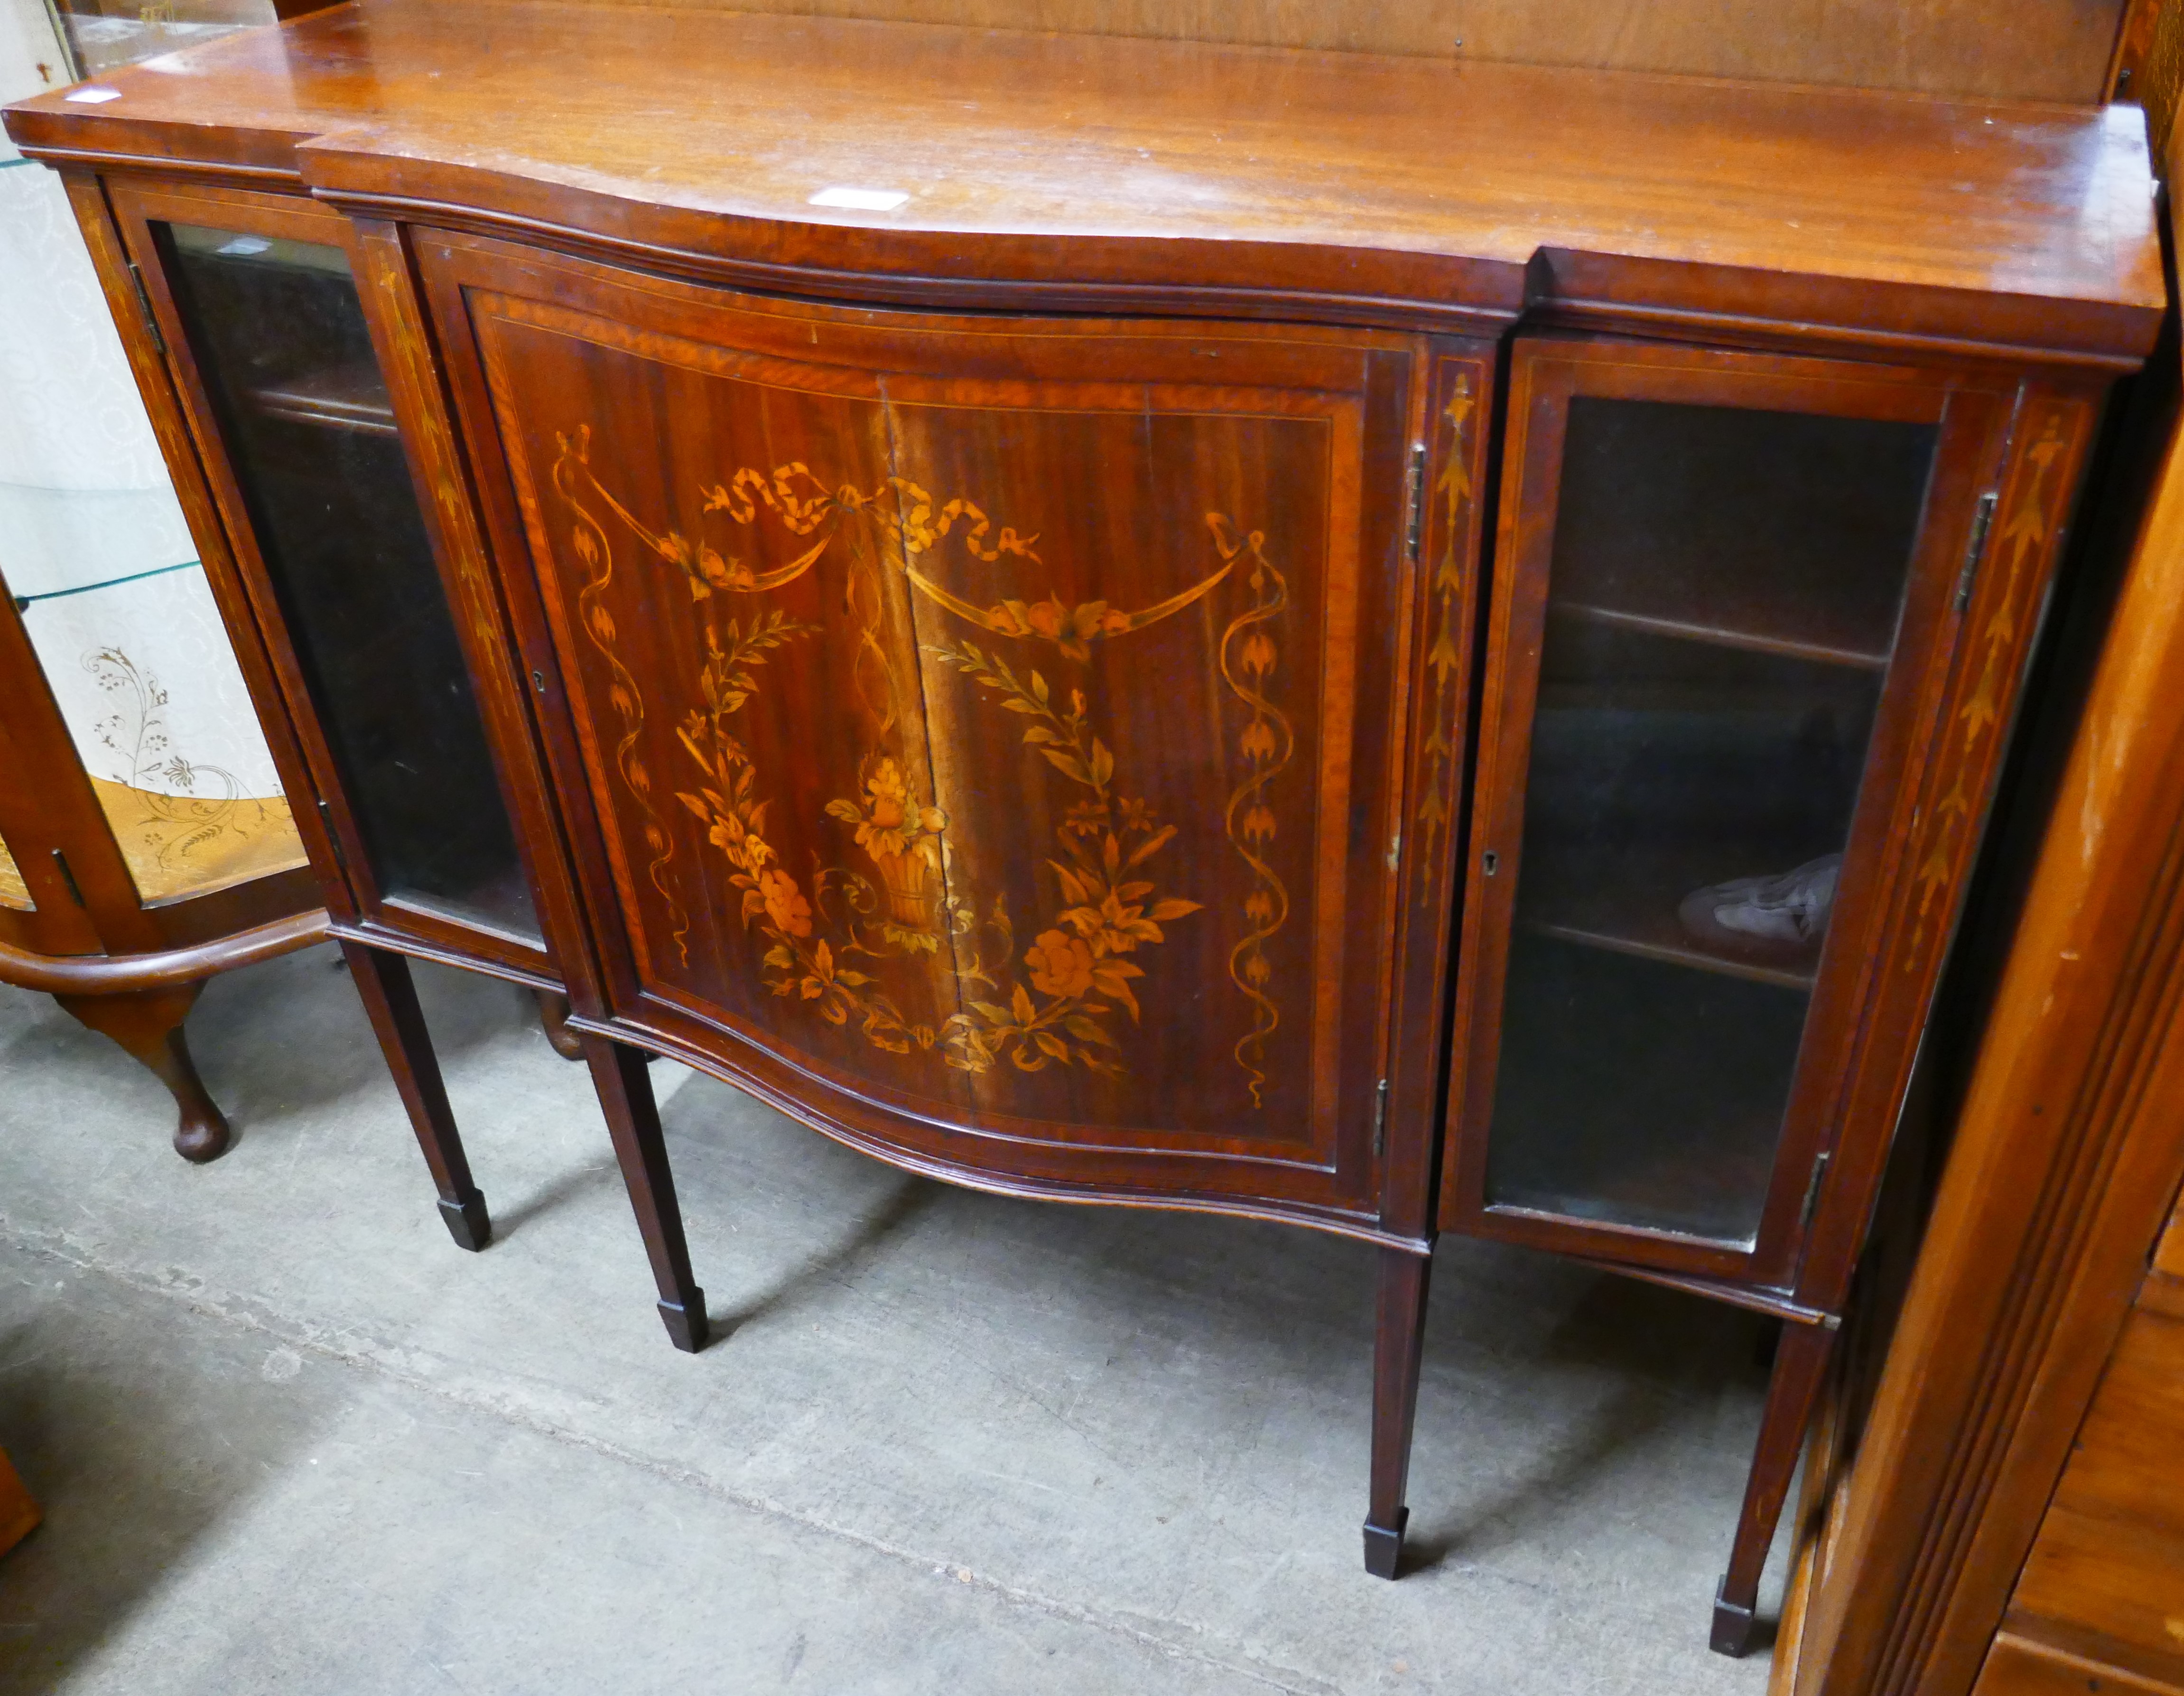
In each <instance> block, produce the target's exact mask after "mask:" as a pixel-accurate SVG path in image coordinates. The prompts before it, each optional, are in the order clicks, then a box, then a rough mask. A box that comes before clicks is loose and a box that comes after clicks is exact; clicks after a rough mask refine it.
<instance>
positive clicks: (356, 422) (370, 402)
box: [243, 360, 401, 438]
mask: <svg viewBox="0 0 2184 1696" xmlns="http://www.w3.org/2000/svg"><path fill="white" fill-rule="evenodd" d="M243 399H244V400H245V401H246V402H247V403H248V404H249V405H250V406H251V408H252V409H253V410H256V411H258V412H260V413H262V414H264V415H265V416H266V417H268V418H279V419H283V420H286V421H287V422H289V423H291V424H316V425H320V426H321V427H325V428H327V429H332V430H356V431H360V432H363V433H365V434H366V435H370V436H393V437H397V438H398V437H399V436H400V434H401V432H400V431H399V430H398V429H397V428H396V427H395V423H394V403H393V401H392V400H391V399H388V398H387V385H386V383H385V382H382V380H381V378H380V375H379V367H378V366H377V365H375V364H373V363H372V362H371V361H370V360H351V361H350V362H348V364H345V365H331V366H327V367H325V368H323V369H321V370H318V371H304V372H301V373H299V374H298V375H297V376H295V377H290V378H288V379H287V380H286V381H285V382H269V383H265V384H264V385H261V386H260V387H258V388H251V389H249V390H247V391H246V392H245V393H244V396H243Z"/></svg>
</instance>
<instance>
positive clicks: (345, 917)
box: [109, 179, 558, 984]
mask: <svg viewBox="0 0 2184 1696" xmlns="http://www.w3.org/2000/svg"><path fill="white" fill-rule="evenodd" d="M109 198H110V201H111V204H112V206H113V209H114V216H115V220H116V224H117V226H118V227H119V229H120V234H121V236H122V238H123V241H124V243H125V247H126V249H127V254H128V258H129V260H130V264H131V270H132V271H135V272H136V276H137V277H138V278H139V279H141V286H142V291H143V300H144V303H145V305H146V307H147V310H148V313H149V314H150V315H151V317H152V319H153V322H154V323H155V324H156V326H157V327H158V332H159V339H160V341H161V343H162V344H163V345H164V350H165V353H166V356H167V360H168V363H169V365H170V368H171V370H172V371H173V372H174V375H175V387H176V388H177V389H178V391H179V392H180V394H181V399H182V401H183V404H184V410H185V411H186V413H187V420H188V423H189V427H190V429H191V432H192V435H193V437H194V438H195V441H196V444H197V447H198V454H199V457H200V459H201V460H202V461H203V465H204V466H205V470H206V473H207V480H208V482H209V484H210V487H211V492H212V495H213V499H214V503H215V505H217V507H218V509H219V514H220V520H221V521H222V527H223V529H224V530H225V532H226V536H227V538H229V540H230V542H231V552H232V556H233V558H234V561H235V564H236V567H237V572H236V575H237V577H238V578H239V583H237V585H236V587H235V589H232V590H231V591H230V592H229V606H228V610H227V616H229V618H230V619H231V621H233V620H235V619H237V617H243V618H248V620H249V621H250V622H252V623H253V625H254V626H255V628H257V630H258V631H259V632H261V633H263V635H264V637H265V647H266V650H267V652H268V654H269V656H270V660H271V661H272V668H273V672H274V678H273V682H274V684H275V686H276V688H277V689H279V691H280V693H281V695H282V697H283V698H284V699H283V703H282V704H283V706H284V707H285V709H286V711H285V714H284V716H285V717H287V718H288V719H289V720H291V721H292V722H293V723H294V724H295V726H296V731H297V739H298V743H299V744H300V748H301V753H302V756H303V759H304V765H305V766H306V767H307V768H308V773H309V784H310V789H311V790H312V791H314V792H315V795H317V796H319V797H322V798H323V799H321V800H320V802H319V805H318V806H317V808H316V809H315V812H316V816H315V817H311V816H309V810H307V809H306V808H305V807H301V806H299V807H298V813H299V815H304V816H301V817H299V818H298V828H300V829H301V830H302V831H303V832H304V836H305V840H306V841H307V842H309V843H313V844H317V845H320V846H319V849H318V853H319V856H320V860H319V863H320V866H321V867H324V866H325V865H326V858H327V856H329V855H330V856H331V859H332V861H333V862H335V863H336V865H337V867H338V868H339V873H340V876H339V878H338V879H337V880H336V882H335V886H334V888H333V889H332V890H330V892H329V904H330V906H331V907H332V908H333V909H334V913H335V918H337V921H339V922H340V923H341V924H342V928H343V930H344V931H345V933H346V934H354V935H357V936H359V937H361V938H364V939H365V940H370V941H373V942H376V943H378V944H380V945H382V946H392V947H394V948H397V949H400V950H403V951H408V952H412V953H418V954H423V955H427V956H433V957H440V958H443V959H452V960H456V961H460V962H463V963H465V964H469V965H473V966H477V967H481V968H484V969H487V970H490V971H494V972H497V973H499V974H503V975H505V976H509V977H511V978H515V979H522V980H526V981H529V982H532V983H536V984H552V983H554V981H555V980H556V978H557V976H558V972H557V968H556V967H555V965H554V962H553V960H552V959H551V957H549V952H548V949H547V946H546V942H545V940H544V937H543V933H542V926H541V924H540V921H539V916H538V910H537V908H536V907H535V905H534V901H533V898H532V888H533V885H532V877H531V874H530V869H529V867H528V865H527V864H526V852H525V851H524V848H523V847H522V846H521V845H520V840H519V839H520V838H523V837H530V836H535V835H536V834H537V827H536V826H535V824H534V825H532V826H530V827H528V828H526V830H525V831H523V832H519V831H518V830H517V828H515V824H514V823H513V822H512V817H511V815H512V811H513V810H512V808H511V806H510V797H511V796H512V795H517V794H520V793H521V789H522V784H521V779H520V778H518V776H517V775H516V773H517V771H518V769H519V768H523V767H527V764H528V761H529V758H530V733H529V731H528V729H527V728H526V726H525V723H524V711H523V706H522V697H521V695H515V696H512V697H510V698H509V699H502V700H495V699H493V698H492V697H490V696H488V697H487V698H485V699H481V698H480V695H479V694H478V692H477V691H476V689H474V687H473V684H472V680H471V669H470V664H469V661H468V660H466V656H465V636H466V635H467V637H468V638H469V639H470V642H471V647H472V648H473V649H476V648H480V647H485V648H490V647H493V646H495V645H498V644H499V642H500V640H501V639H500V637H499V634H498V632H497V629H496V628H493V619H492V617H491V616H490V615H489V614H483V613H481V612H480V611H479V609H477V608H476V607H475V606H473V607H471V608H468V609H466V610H465V614H464V616H460V617H459V616H457V613H456V611H455V610H454V605H452V603H451V600H450V596H449V594H448V589H447V587H446V585H445V580H444V579H443V576H442V574H441V571H440V568H439V565H438V563H437V554H438V551H439V550H440V549H441V548H442V547H443V546H444V545H445V544H446V542H447V537H446V533H445V530H444V528H443V526H444V522H445V520H446V516H447V509H448V506H449V505H451V503H450V502H449V501H448V500H446V499H443V498H441V496H442V491H443V489H445V488H446V487H447V482H448V480H447V479H446V478H445V477H442V476H440V475H438V473H437V469H436V468H435V467H434V466H432V465H430V464H428V463H426V462H425V461H424V460H421V459H419V458H418V457H417V456H416V455H415V454H414V453H413V451H412V450H413V449H415V448H416V446H417V445H418V444H417V443H416V442H415V440H414V439H413V440H408V441H405V439H404V432H403V430H402V429H401V428H400V427H398V424H397V410H398V409H397V406H396V404H395V401H394V399H393V393H392V391H391V388H390V381H389V373H390V370H392V371H393V378H394V381H395V382H402V381H404V380H408V381H415V373H414V372H410V371H406V370H404V369H403V368H402V365H401V362H400V361H399V360H387V361H386V362H385V363H382V345H383V343H382V340H381V339H380V338H381V337H382V335H383V333H384V332H385V331H386V329H387V326H388V323H389V322H390V321H392V322H393V323H395V324H397V325H398V324H400V323H402V322H403V321H404V316H405V315H414V313H415V304H414V301H409V300H406V299H404V300H398V301H393V302H390V301H388V300H387V299H382V300H380V301H378V302H376V303H375V304H376V305H377V308H378V310H377V311H376V313H375V312H373V311H370V310H367V305H366V302H365V298H363V291H362V290H361V289H360V288H359V279H360V278H364V277H367V276H382V277H384V276H385V274H386V273H385V267H384V266H383V265H382V263H381V262H380V261H379V260H378V259H377V258H376V256H375V254H373V253H372V252H371V250H370V243H369V241H368V240H366V239H365V233H364V232H362V231H360V228H359V226H358V225H356V224H355V223H354V222H353V221H352V220H349V219H348V218H346V217H343V215H340V214H338V213H335V212H332V211H331V210H329V209H326V208H325V207H323V206H320V205H319V204H316V203H315V202H312V201H310V200H308V199H306V198H303V197H301V196H298V195H275V194H264V193H256V192H248V191H242V190H237V189H231V188H226V187H212V186H206V185H198V184H192V183H172V182H165V181H157V182H155V181H140V180H134V179H125V180H116V181H113V182H111V183H110V184H109ZM397 269H398V267H397ZM391 282H392V283H393V286H395V287H399V288H406V287H407V283H406V281H404V279H403V278H402V277H400V276H393V277H392V278H391ZM378 293H381V294H382V296H384V295H386V294H387V293H388V290H387V288H386V287H382V288H381V289H380V290H379V291H378ZM408 410H409V412H410V413H412V414H417V415H421V414H422V411H423V409H422V408H421V407H420V406H419V405H417V404H415V403H413V404H412V405H411V406H410V407H409V409H408ZM481 623H482V624H483V626H484V627H485V628H483V630H482V633H481V631H480V630H479V629H477V628H472V627H474V626H477V625H479V624H481ZM510 700H512V702H513V706H512V710H511V707H510ZM489 717H491V718H495V719H497V720H498V724H497V729H498V734H493V735H489V734H488V731H487V720H488V718H489ZM532 782H533V783H534V784H535V779H532ZM556 858H558V856H548V869H549V871H550V869H551V867H552V864H553V863H554V860H555V859H556Z"/></svg>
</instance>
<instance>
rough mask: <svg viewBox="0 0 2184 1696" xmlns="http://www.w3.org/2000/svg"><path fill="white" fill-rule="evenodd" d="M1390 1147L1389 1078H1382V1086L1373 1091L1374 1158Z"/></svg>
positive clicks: (1377, 1157)
mask: <svg viewBox="0 0 2184 1696" xmlns="http://www.w3.org/2000/svg"><path fill="white" fill-rule="evenodd" d="M1387 1149H1388V1080H1386V1079H1385V1078H1383V1079H1381V1080H1380V1087H1379V1089H1378V1090H1376V1091H1374V1092H1373V1158H1374V1159H1375V1160H1378V1159H1379V1158H1380V1157H1381V1156H1382V1155H1383V1154H1385V1152H1387Z"/></svg>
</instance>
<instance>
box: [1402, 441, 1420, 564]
mask: <svg viewBox="0 0 2184 1696" xmlns="http://www.w3.org/2000/svg"><path fill="white" fill-rule="evenodd" d="M1408 494H1409V497H1410V514H1411V516H1410V518H1409V521H1408V524H1407V528H1406V529H1405V531H1404V533H1403V535H1404V540H1403V552H1404V554H1405V555H1406V556H1407V558H1410V559H1412V560H1415V559H1417V558H1418V536H1419V533H1421V532H1422V531H1424V528H1425V522H1426V444H1424V442H1413V443H1412V444H1411V477H1410V483H1409V488H1408Z"/></svg>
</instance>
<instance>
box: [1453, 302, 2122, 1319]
mask: <svg viewBox="0 0 2184 1696" xmlns="http://www.w3.org/2000/svg"><path fill="white" fill-rule="evenodd" d="M1510 390H1511V399H1510V410H1509V418H1510V423H1509V429H1508V439H1507V449H1506V456H1505V471H1504V484H1503V491H1502V522H1501V533H1500V542H1499V547H1498V550H1497V564H1496V581H1495V593H1494V596H1493V600H1494V606H1493V611H1492V613H1491V615H1490V639H1489V644H1488V645H1489V655H1490V657H1489V660H1488V663H1487V671H1486V674H1485V692H1484V706H1483V710H1482V713H1481V718H1480V742H1479V775H1478V779H1477V782H1478V785H1479V789H1478V797H1479V798H1478V801H1477V804H1476V811H1475V814H1474V831H1473V836H1472V842H1471V851H1470V854H1469V863H1468V866H1467V867H1466V868H1465V875H1466V877H1467V879H1468V895H1467V897H1466V902H1465V909H1466V910H1465V918H1464V926H1463V946H1462V947H1461V949H1460V951H1459V953H1460V958H1461V960H1462V968H1461V973H1462V975H1461V978H1460V981H1459V986H1458V990H1457V1025H1456V1047H1455V1054H1456V1068H1455V1077H1454V1082H1453V1084H1452V1085H1451V1096H1450V1103H1451V1135H1452V1147H1451V1157H1450V1158H1449V1159H1448V1160H1447V1162H1446V1166H1445V1169H1444V1180H1443V1193H1442V1211H1441V1223H1442V1224H1443V1225H1445V1226H1448V1227H1451V1228H1456V1229H1462V1230H1472V1231H1477V1232H1479V1233H1482V1234H1485V1235H1490V1236H1503V1237H1508V1238H1513V1239H1515V1240H1518V1241H1529V1242H1534V1243H1537V1244H1540V1245H1541V1246H1545V1247H1555V1248H1560V1249H1565V1250H1569V1251H1573V1252H1580V1253H1585V1254H1589V1255H1593V1256H1597V1257H1601V1258H1609V1259H1614V1260H1619V1261H1623V1262H1625V1263H1629V1264H1637V1265H1640V1266H1646V1267H1652V1268H1656V1269H1663V1270H1666V1271H1670V1272H1676V1273H1682V1274H1688V1275H1699V1276H1702V1277H1709V1278H1716V1279H1729V1280H1737V1281H1743V1282H1749V1283H1752V1284H1760V1285H1767V1286H1775V1287H1778V1288H1784V1289H1788V1288H1790V1287H1791V1286H1793V1285H1794V1284H1796V1283H1797V1280H1798V1277H1799V1268H1800V1260H1801V1255H1802V1252H1803V1249H1804V1246H1805V1244H1806V1242H1807V1240H1808V1233H1809V1232H1810V1231H1811V1230H1814V1228H1815V1227H1816V1222H1825V1224H1826V1225H1827V1226H1828V1227H1829V1228H1830V1229H1831V1230H1834V1231H1836V1234H1837V1235H1838V1236H1840V1237H1841V1238H1842V1239H1843V1240H1844V1241H1855V1238H1856V1236H1857V1234H1858V1231H1859V1230H1861V1229H1862V1227H1863V1223H1864V1219H1863V1210H1864V1208H1865V1207H1866V1206H1867V1205H1869V1201H1870V1195H1871V1191H1870V1187H1869V1186H1870V1182H1871V1179H1872V1175H1873V1174H1874V1172H1875V1170H1876V1169H1877V1165H1878V1162H1879V1160H1880V1156H1881V1153H1882V1152H1883V1150H1884V1149H1885V1146H1886V1141H1887V1138H1888V1136H1889V1135H1890V1132H1891V1131H1892V1129H1893V1125H1894V1121H1895V1116H1896V1112H1897V1104H1898V1103H1899V1102H1900V1099H1901V1092H1902V1089H1903V1082H1904V1080H1905V1078H1906V1076H1907V1075H1908V1067H1909V1063H1910V1060H1911V1057H1912V1055H1913V1052H1914V1049H1915V1046H1916V1043H1917V1040H1918V1037H1919V1030H1920V1028H1921V1025H1922V1024H1923V1020H1924V1018H1925V997H1926V996H1927V994H1928V992H1929V990H1930V988H1931V983H1932V979H1933V974H1934V972H1935V971H1936V968H1937V966H1938V961H1939V958H1940V953H1941V950H1942V946H1943V944H1944V943H1945V942H1946V940H1947V931H1948V928H1949V926H1950V924H1951V923H1952V922H1953V914H1954V911H1955V902H1956V897H1957V893H1958V890H1959V888H1960V887H1961V882H1962V878H1963V875H1964V870H1965V868H1966V865H1967V863H1968V860H1969V856H1970V848H1971V845H1972V843H1973V841H1974V840H1975V838H1976V836H1977V833H1978V826H1979V822H1980V820H1981V817H1983V816H1984V812H1985V808H1986V796H1987V794H1988V789H1989V784H1990V781H1991V778H1992V772H1993V769H1994V757H1995V755H1996V752H1997V749H1998V747H1999V745H2000V741H2001V739H2002V734H2003V729H2004V728H2006V726H2007V722H2008V715H2009V710H2010V703H2011V701H2012V700H2013V699H2014V690H2015V688H2016V685H2017V682H2018V678H2019V674H2020V670H2021V667H2022V661H2023V656H2024V654H2025V648H2026V644H2027V643H2028V642H2029V640H2030V637H2031V628H2032V626H2033V624H2034V623H2035V622H2036V616H2037V611H2038V607H2039V605H2040V600H2041V595H2042V592H2043V589H2044V586H2045V582H2046V574H2047V572H2048V567H2049V563H2050V555H2051V554H2052V548H2053V535H2054V533H2055V532H2056V531H2057V530H2058V529H2059V527H2060V519H2061V516H2062V514H2063V512H2064V510H2066V508H2067V501H2068V499H2069V497H2070V490H2071V488H2072V487H2073V486H2074V483H2075V475H2076V473H2075V466H2076V464H2077V462H2078V455H2079V454H2080V452H2081V444H2082V440H2083V437H2084V434H2085V432H2086V430H2087V427H2088V421H2089V419H2090V417H2091V408H2090V406H2089V405H2088V404H2086V403H2085V401H2084V400H2083V399H2079V398H2067V399H2066V398H2063V397H2059V396H2056V395H2052V394H2051V395H2047V396H2044V397H2043V396H2042V394H2041V393H2039V392H2038V391H2037V390H2036V389H2033V388H2030V387H2027V388H2022V389H2020V388H2019V387H2018V385H2016V384H2015V383H2014V382H2012V381H2010V380H2009V379H2006V378H2001V377H1995V376H1993V375H1992V374H1986V373H1982V372H1981V371H1950V370H1920V369H1908V368H1899V367H1892V366H1883V365H1859V364H1853V363H1849V362H1835V361H1822V360H1802V359H1790V358H1781V357H1775V356H1768V355H1759V354H1732V353H1713V352H1706V351H1701V350H1697V349H1679V348H1672V347H1667V346H1661V345H1646V344H1638V343H1617V342H1613V341H1605V340H1601V341H1580V340H1554V339H1548V338H1528V339H1525V340H1523V341H1520V342H1519V343H1518V347H1517V349H1516V351H1515V354H1514V357H1513V371H1512V378H1511V385H1510ZM1997 499H1999V500H2000V502H2001V506H2000V516H1998V517H1997V518H1996V519H1995V520H1994V522H1993V525H1992V537H1991V538H1990V536H1989V530H1988V526H1987V523H1986V515H1989V514H1992V513H1994V511H1995V510H1996V508H1995V505H1994V503H1995V501H1996V500H1997ZM1853 1214H1855V1215H1856V1217H1855V1218H1853V1217H1852V1215H1853ZM1837 1263H1838V1266H1837V1269H1838V1270H1841V1271H1843V1272H1845V1273H1847V1256H1838V1257H1837ZM1808 1270H1809V1269H1808ZM1832 1276H1833V1274H1832V1273H1831V1274H1830V1277H1832ZM1807 1281H1808V1282H1809V1281H1810V1280H1809V1278H1808V1280H1807ZM1824 1281H1825V1280H1824ZM1808 1299H1820V1300H1823V1301H1839V1300H1840V1299H1841V1292H1840V1291H1839V1290H1833V1291H1828V1292H1808Z"/></svg>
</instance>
